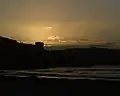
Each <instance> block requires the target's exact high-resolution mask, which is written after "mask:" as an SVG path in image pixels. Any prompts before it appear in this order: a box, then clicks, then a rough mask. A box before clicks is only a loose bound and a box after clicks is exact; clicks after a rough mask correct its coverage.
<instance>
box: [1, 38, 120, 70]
mask: <svg viewBox="0 0 120 96" xmlns="http://www.w3.org/2000/svg"><path fill="white" fill-rule="evenodd" d="M93 65H120V50H118V49H107V48H73V49H65V50H51V51H48V50H45V49H44V43H43V42H35V45H32V44H24V43H19V42H17V41H16V40H12V39H8V38H5V37H0V69H40V68H53V67H90V66H93Z"/></svg>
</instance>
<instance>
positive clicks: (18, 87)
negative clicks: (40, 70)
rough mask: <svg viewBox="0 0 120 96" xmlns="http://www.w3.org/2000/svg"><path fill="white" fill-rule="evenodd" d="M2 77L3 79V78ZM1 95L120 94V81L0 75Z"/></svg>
mask: <svg viewBox="0 0 120 96" xmlns="http://www.w3.org/2000/svg"><path fill="white" fill-rule="evenodd" d="M1 78H2V79H1ZM0 85H1V86H0V95H1V96H90V95H92V96H119V95H120V91H119V89H120V81H102V80H97V81H94V80H93V81H92V80H66V79H62V80H60V79H58V80H56V79H33V78H32V79H29V80H23V79H15V77H11V78H10V77H4V78H3V77H0Z"/></svg>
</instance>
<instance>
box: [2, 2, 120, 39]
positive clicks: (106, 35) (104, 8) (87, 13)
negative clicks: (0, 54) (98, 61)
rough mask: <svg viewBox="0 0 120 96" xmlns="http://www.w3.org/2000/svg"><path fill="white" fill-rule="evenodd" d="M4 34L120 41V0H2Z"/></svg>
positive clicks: (21, 37)
mask: <svg viewBox="0 0 120 96" xmlns="http://www.w3.org/2000/svg"><path fill="white" fill-rule="evenodd" d="M0 35H1V36H6V37H11V38H13V39H17V40H26V41H29V40H32V41H38V40H46V39H47V38H48V37H50V36H59V37H65V38H80V37H83V36H85V37H87V38H97V39H103V40H107V41H115V40H120V0H0Z"/></svg>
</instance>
